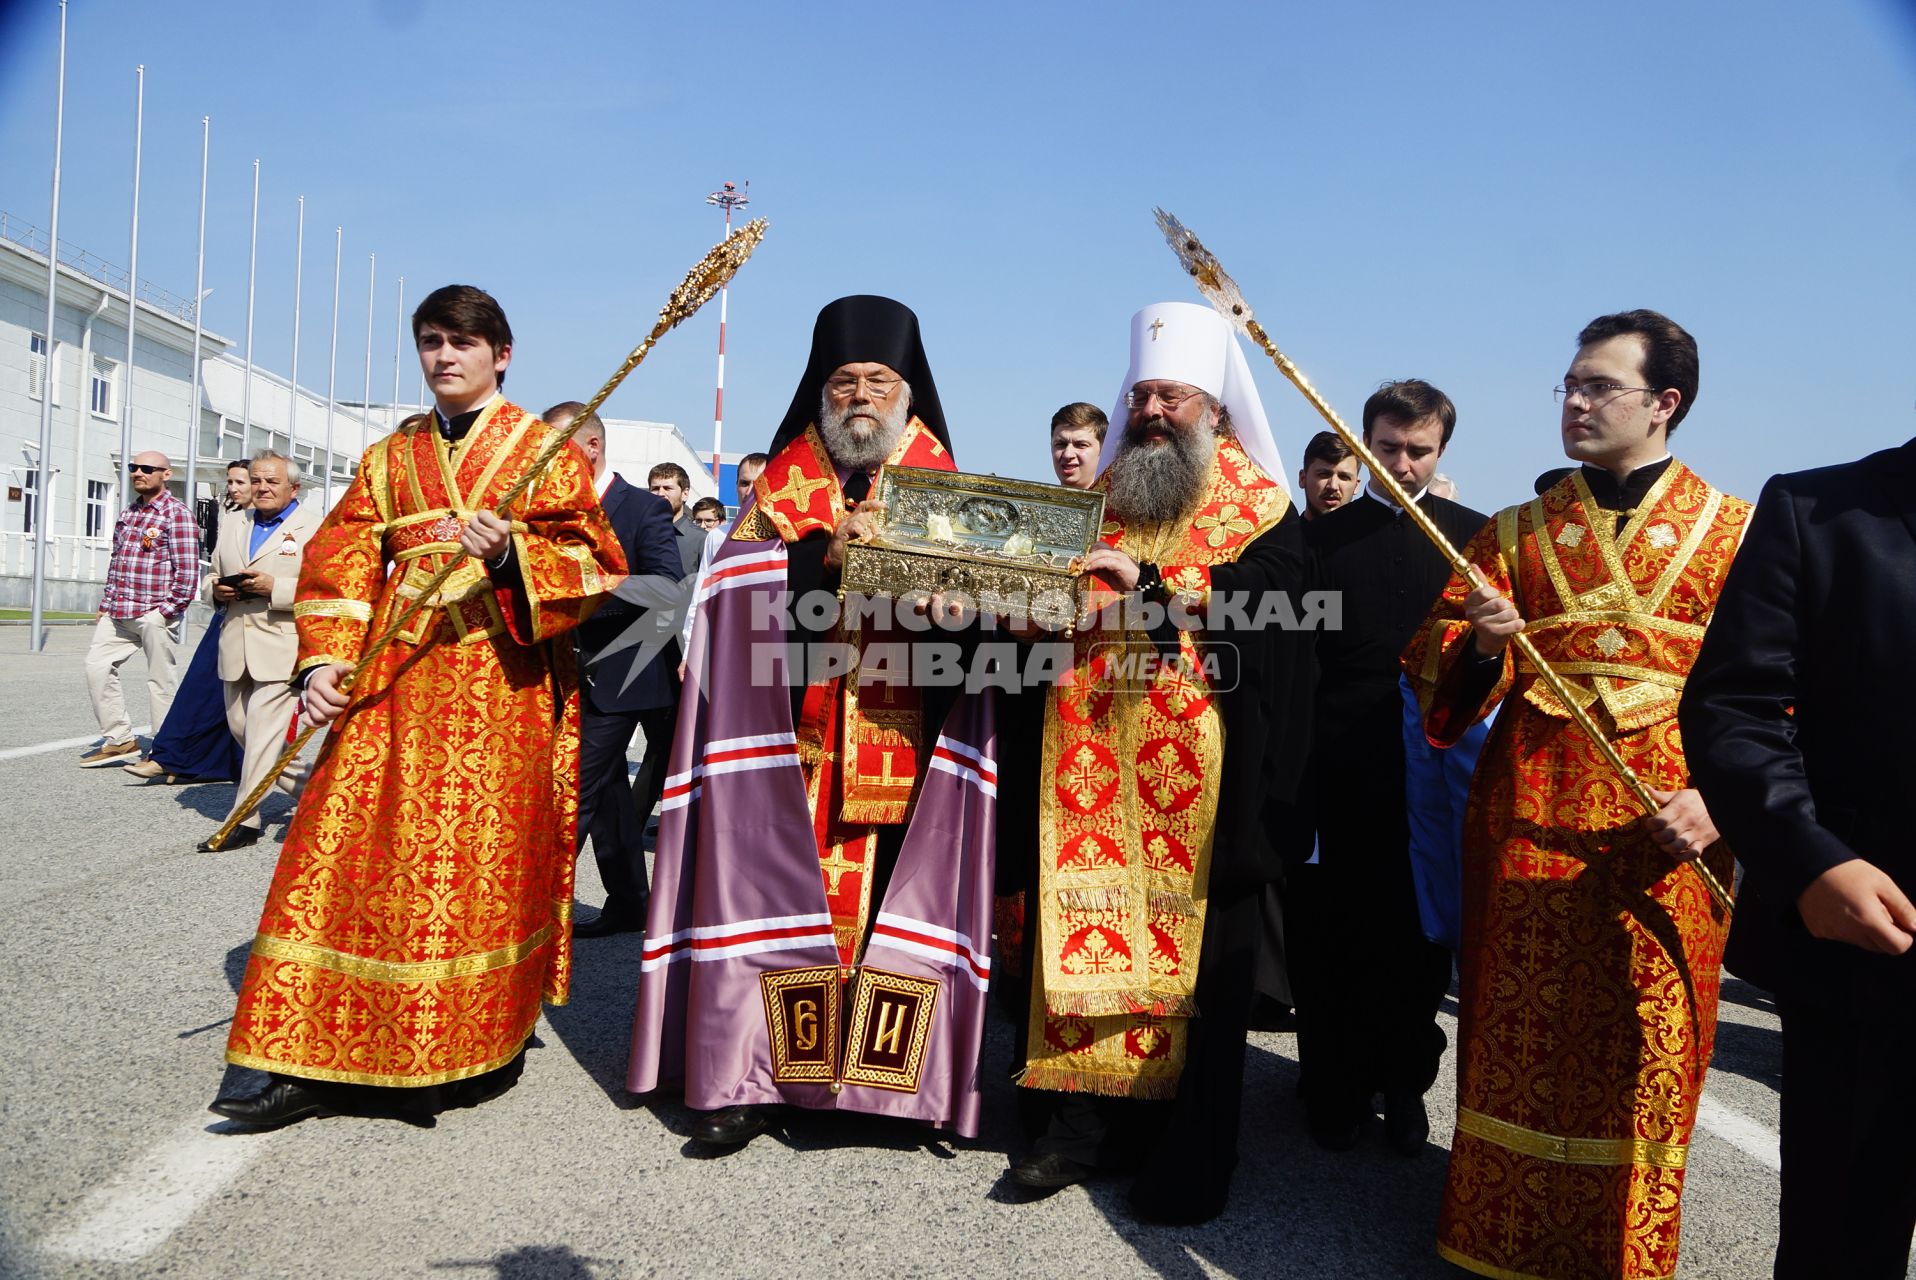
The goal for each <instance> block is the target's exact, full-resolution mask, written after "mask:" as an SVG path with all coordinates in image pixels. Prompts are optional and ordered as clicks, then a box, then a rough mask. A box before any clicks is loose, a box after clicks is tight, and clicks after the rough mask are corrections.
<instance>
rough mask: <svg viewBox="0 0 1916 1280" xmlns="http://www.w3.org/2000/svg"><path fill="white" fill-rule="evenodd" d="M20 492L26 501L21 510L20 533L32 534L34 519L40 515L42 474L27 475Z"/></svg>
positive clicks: (28, 473)
mask: <svg viewBox="0 0 1916 1280" xmlns="http://www.w3.org/2000/svg"><path fill="white" fill-rule="evenodd" d="M20 492H21V496H23V497H24V498H25V499H26V501H25V502H24V503H22V504H21V508H20V532H21V533H32V532H33V521H34V518H35V517H36V516H38V515H39V514H40V473H39V472H38V471H29V472H27V473H26V483H25V484H23V485H21V486H20Z"/></svg>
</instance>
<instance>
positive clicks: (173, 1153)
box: [40, 1117, 277, 1262]
mask: <svg viewBox="0 0 1916 1280" xmlns="http://www.w3.org/2000/svg"><path fill="white" fill-rule="evenodd" d="M209 1123H212V1118H211V1117H206V1118H197V1119H194V1120H191V1121H189V1122H188V1123H187V1124H186V1125H184V1126H183V1127H181V1128H180V1129H179V1130H178V1131H176V1132H175V1133H174V1134H173V1135H172V1136H171V1137H169V1138H167V1139H166V1140H164V1141H163V1142H160V1143H159V1144H158V1145H156V1146H154V1147H152V1148H150V1149H148V1150H147V1151H145V1152H144V1153H142V1154H141V1155H139V1156H137V1157H135V1158H134V1159H133V1160H132V1161H130V1162H129V1163H128V1164H127V1166H126V1167H125V1168H124V1169H122V1170H121V1171H120V1173H119V1174H118V1175H117V1176H116V1177H115V1178H114V1179H113V1180H112V1181H111V1182H109V1183H107V1184H106V1185H105V1186H102V1187H99V1188H96V1189H95V1190H94V1191H93V1192H92V1193H91V1194H89V1195H88V1196H87V1198H86V1200H85V1201H84V1202H83V1203H82V1204H81V1205H80V1209H79V1212H78V1214H77V1215H76V1218H75V1221H74V1223H73V1225H72V1226H70V1227H68V1228H66V1229H65V1230H63V1231H59V1232H56V1233H54V1234H53V1235H50V1236H48V1237H47V1238H46V1239H44V1240H42V1241H41V1242H40V1248H41V1249H43V1250H45V1251H46V1252H48V1253H53V1254H59V1255H61V1256H63V1257H68V1258H85V1259H89V1260H92V1261H96V1262H135V1261H138V1260H139V1259H141V1258H144V1257H146V1256H147V1255H148V1254H149V1253H152V1252H153V1251H154V1250H155V1249H157V1248H159V1247H160V1246H161V1245H162V1244H165V1243H166V1240H167V1237H169V1236H171V1235H172V1234H173V1233H174V1232H175V1231H178V1230H179V1229H180V1228H181V1227H183V1226H185V1225H186V1222H187V1220H188V1219H189V1218H191V1217H192V1216H193V1214H194V1213H195V1212H197V1211H198V1209H199V1207H200V1206H201V1205H202V1204H205V1203H206V1202H207V1201H208V1200H211V1199H212V1198H213V1197H214V1196H216V1195H218V1194H219V1193H220V1191H221V1190H222V1189H223V1188H224V1187H225V1186H226V1184H227V1183H229V1182H231V1181H232V1180H233V1179H234V1178H236V1177H238V1176H239V1173H240V1171H241V1170H242V1169H244V1168H245V1167H246V1166H247V1165H248V1164H250V1163H251V1162H252V1161H253V1159H254V1157H256V1156H258V1155H259V1153H260V1152H262V1151H264V1150H265V1149H266V1147H267V1146H268V1145H269V1144H270V1143H271V1141H272V1140H273V1138H274V1137H276V1136H277V1134H276V1133H250V1134H249V1133H208V1132H207V1131H206V1126H207V1125H208V1124H209Z"/></svg>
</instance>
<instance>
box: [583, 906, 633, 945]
mask: <svg viewBox="0 0 1916 1280" xmlns="http://www.w3.org/2000/svg"><path fill="white" fill-rule="evenodd" d="M643 932H645V917H644V916H643V915H636V916H633V915H627V914H626V913H625V912H623V911H601V912H600V913H599V914H598V915H596V916H593V917H592V918H591V919H590V920H574V921H573V922H572V936H573V937H575V938H609V937H611V936H612V935H613V934H615V933H643Z"/></svg>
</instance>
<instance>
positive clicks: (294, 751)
mask: <svg viewBox="0 0 1916 1280" xmlns="http://www.w3.org/2000/svg"><path fill="white" fill-rule="evenodd" d="M764 238H765V219H763V218H754V219H752V221H750V222H748V223H746V224H745V225H744V226H742V227H740V228H739V229H738V230H737V231H734V232H732V234H731V235H729V236H727V237H725V239H724V240H723V241H722V242H721V243H719V244H718V245H716V246H714V247H713V249H712V251H711V252H710V253H708V254H706V255H705V256H704V257H703V258H701V259H699V262H698V265H696V266H694V267H693V268H692V269H691V270H690V271H688V272H687V273H686V275H685V279H684V280H682V281H680V283H679V287H678V288H676V289H674V290H673V291H672V296H671V297H670V298H668V299H666V302H665V306H663V307H661V308H660V309H659V319H658V323H656V324H654V325H653V326H652V332H650V333H648V334H646V335H645V339H644V340H643V341H642V342H640V343H639V345H638V346H636V347H634V348H632V352H631V354H630V355H628V356H626V358H625V361H624V363H622V364H621V365H619V367H618V369H617V370H615V371H614V372H613V374H612V376H611V377H610V378H607V379H606V382H605V385H604V386H602V387H600V388H599V389H598V391H597V392H596V393H595V394H594V395H593V397H592V399H590V400H588V401H587V402H586V406H585V408H583V409H581V410H580V411H579V412H578V414H577V416H575V417H574V418H573V419H572V424H571V425H570V426H568V427H567V428H565V430H563V431H555V432H552V433H551V434H550V435H549V436H548V437H547V439H546V443H545V446H544V447H543V448H542V449H540V450H539V456H538V457H536V458H534V459H533V460H532V465H531V466H529V467H527V468H526V473H525V474H524V475H522V476H520V477H519V478H518V480H516V481H514V482H513V485H512V487H511V488H510V489H507V490H506V492H505V496H504V497H502V498H501V499H500V500H499V505H498V507H497V508H495V509H494V511H493V514H494V515H497V516H499V517H500V518H501V519H503V520H510V519H511V518H512V516H511V508H512V504H513V503H515V502H517V501H518V500H519V499H520V498H521V497H522V496H524V494H525V492H526V490H528V489H530V488H531V487H532V486H533V485H534V484H535V483H537V482H538V480H539V477H540V476H543V475H544V474H545V473H546V469H547V468H548V467H550V466H551V465H552V460H553V459H554V458H556V457H558V456H559V450H561V449H563V448H565V447H566V445H567V444H569V443H571V440H572V435H573V433H574V432H575V431H577V430H578V429H579V428H580V427H582V426H584V425H585V422H586V419H588V418H590V417H591V416H592V415H593V413H594V412H595V411H596V410H597V409H598V407H599V406H600V405H602V404H604V403H605V402H606V398H607V397H608V396H610V395H611V394H612V393H613V392H614V391H616V390H618V386H619V384H620V383H621V382H624V381H625V379H626V375H627V374H629V373H631V372H632V371H633V370H634V369H636V368H638V367H639V365H640V364H642V363H644V361H645V358H646V356H648V355H650V354H651V353H652V347H653V345H654V344H655V343H657V342H658V340H659V339H660V338H662V337H664V336H665V335H666V334H668V333H670V332H671V331H672V330H673V329H675V328H677V327H678V326H679V325H680V324H682V323H684V322H685V321H687V320H689V319H691V318H692V316H693V315H695V314H697V312H698V309H699V308H700V307H702V306H704V305H705V304H706V303H707V302H710V301H711V300H712V295H713V294H715V293H717V292H718V291H719V286H721V285H723V284H725V283H727V282H728V281H730V280H731V278H732V277H733V276H735V275H737V274H738V269H739V268H740V267H742V266H744V265H745V260H746V259H747V258H750V257H751V256H752V250H754V249H756V248H758V242H759V241H760V240H763V239H764ZM468 558H469V557H468V554H467V552H466V550H465V548H464V547H461V548H460V549H459V550H458V551H456V552H454V553H453V554H452V556H451V557H450V558H448V559H447V561H446V563H445V566H444V567H443V568H441V569H440V570H439V572H438V573H436V574H434V575H433V577H432V580H431V581H430V582H428V583H426V585H425V586H424V587H423V588H421V589H420V592H419V595H418V596H417V597H416V598H415V599H414V600H413V601H412V603H411V604H408V605H407V606H406V607H405V608H404V609H402V610H401V611H400V613H399V616H398V617H397V618H394V619H393V621H392V622H391V623H390V624H388V626H387V627H386V630H385V631H384V632H383V633H382V634H381V635H380V636H379V638H378V639H376V640H374V641H373V642H372V644H371V645H369V646H368V647H367V649H366V652H365V653H364V654H363V655H361V657H360V659H359V661H358V662H357V663H355V664H353V669H352V670H351V671H349V672H348V673H347V674H346V676H345V678H344V679H342V680H341V681H340V684H339V688H340V692H342V693H351V692H352V689H353V682H354V681H356V680H357V679H359V674H360V673H361V672H362V671H364V670H365V669H366V668H367V667H369V666H371V665H372V664H373V660H374V659H375V658H377V657H378V656H379V655H380V654H381V653H382V652H384V651H385V648H386V646H387V645H389V644H391V643H392V641H393V637H395V636H397V635H398V634H399V633H400V632H401V631H403V630H405V628H406V625H407V624H408V623H410V622H411V621H412V620H413V618H414V617H416V616H417V615H418V614H419V612H420V611H421V610H422V609H425V608H428V607H429V605H428V602H429V601H431V600H432V599H433V598H434V597H435V596H437V594H438V592H439V589H440V588H441V587H443V586H445V585H446V580H447V579H448V578H450V577H452V575H453V571H454V570H455V569H457V568H458V567H459V566H460V565H461V564H463V563H465V561H466V560H467V559H468ZM432 643H433V641H432V640H430V639H429V640H428V641H427V642H426V644H425V645H424V646H422V649H423V648H430V647H431V645H432ZM361 701H363V699H361ZM352 712H353V708H352V707H347V708H346V710H345V711H343V712H341V713H340V715H341V716H342V717H344V716H348V715H351V714H352ZM322 727H323V726H321V725H316V724H315V725H308V726H307V727H306V728H305V730H304V731H302V732H301V733H300V735H299V737H298V738H296V739H294V741H293V744H292V745H291V746H289V747H287V748H286V751H285V753H284V754H283V755H281V756H280V758H279V759H278V760H276V761H274V762H273V767H272V768H271V769H269V770H267V772H266V776H265V777H264V778H262V779H260V782H259V785H258V786H256V787H254V788H253V789H252V791H251V792H249V793H248V794H247V796H246V799H245V800H244V801H242V802H241V804H240V806H239V807H238V808H237V809H235V810H233V813H232V816H230V817H229V818H227V819H226V822H225V823H224V824H223V825H222V826H221V827H220V829H219V830H218V831H215V832H214V833H213V835H212V837H211V838H210V839H208V840H207V842H206V846H207V848H209V849H218V848H219V847H220V846H221V845H223V844H224V843H226V837H228V836H229V835H231V834H233V828H235V827H237V826H238V825H239V824H240V820H241V819H242V818H244V817H246V815H247V814H249V813H251V812H252V811H253V809H254V807H255V806H257V805H258V804H259V802H260V801H261V800H263V799H265V797H266V793H267V792H268V791H269V790H271V789H272V786H273V783H274V781H276V780H277V779H278V778H279V775H280V774H281V773H282V772H283V771H284V770H285V768H286V766H287V765H289V764H291V763H292V762H293V761H294V760H295V759H297V758H298V757H299V753H300V752H301V751H302V750H304V749H305V746H306V744H307V742H308V741H310V740H311V739H312V736H313V735H314V734H315V733H318V732H319V730H320V729H321V728H322Z"/></svg>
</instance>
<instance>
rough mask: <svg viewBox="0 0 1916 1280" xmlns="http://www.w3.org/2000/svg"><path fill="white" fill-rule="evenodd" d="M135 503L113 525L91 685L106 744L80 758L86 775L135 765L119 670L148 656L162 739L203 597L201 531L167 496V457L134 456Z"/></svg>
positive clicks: (150, 694) (154, 718)
mask: <svg viewBox="0 0 1916 1280" xmlns="http://www.w3.org/2000/svg"><path fill="white" fill-rule="evenodd" d="M127 470H128V471H129V472H131V473H132V480H133V492H134V494H135V501H134V502H133V503H132V505H130V506H129V507H127V509H126V510H124V511H122V512H121V513H120V518H119V519H118V520H116V521H115V522H114V524H113V555H112V558H111V559H110V560H109V561H108V562H107V569H106V591H105V593H104V594H103V595H102V596H101V598H100V617H99V620H98V621H97V622H95V623H94V624H93V644H92V646H91V647H89V648H88V649H87V655H86V686H87V692H88V693H89V694H90V695H92V698H93V714H94V716H95V717H96V718H97V719H98V720H99V722H100V734H101V739H102V740H101V742H100V745H99V746H97V747H94V748H93V749H92V750H91V751H89V752H87V753H86V754H85V755H83V756H81V757H80V765H81V767H82V768H88V769H91V768H97V767H99V766H100V765H107V764H117V765H125V764H131V763H133V762H134V761H135V760H137V759H138V758H139V753H140V744H139V742H138V741H137V740H136V739H135V738H134V736H133V723H132V721H131V720H130V719H128V717H127V713H126V699H125V698H124V697H123V696H122V695H121V693H120V667H121V666H122V665H123V664H124V663H125V662H126V660H127V659H128V658H131V657H132V656H133V655H134V654H136V653H139V654H143V655H145V657H146V695H147V715H148V717H149V718H150V719H151V722H152V725H153V731H154V732H155V733H157V732H159V728H160V723H161V722H162V721H164V720H165V719H166V712H167V708H169V707H171V706H172V705H173V687H174V684H175V683H176V682H177V681H178V679H179V656H180V655H179V651H180V620H181V619H182V618H183V617H185V616H186V606H187V605H189V604H191V603H192V602H193V597H194V595H195V594H197V592H198V590H199V571H200V531H199V526H197V525H196V524H194V523H193V516H192V513H191V512H189V511H188V510H187V509H186V504H185V503H184V502H181V501H180V500H179V499H178V498H176V497H174V496H173V495H172V494H170V493H168V492H167V491H166V482H167V480H169V479H170V478H171V477H172V475H173V467H172V464H171V463H169V462H168V461H167V460H166V455H165V454H163V453H156V452H153V451H152V450H148V451H147V452H145V453H136V454H134V455H133V461H132V463H131V465H129V466H128V468H127Z"/></svg>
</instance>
